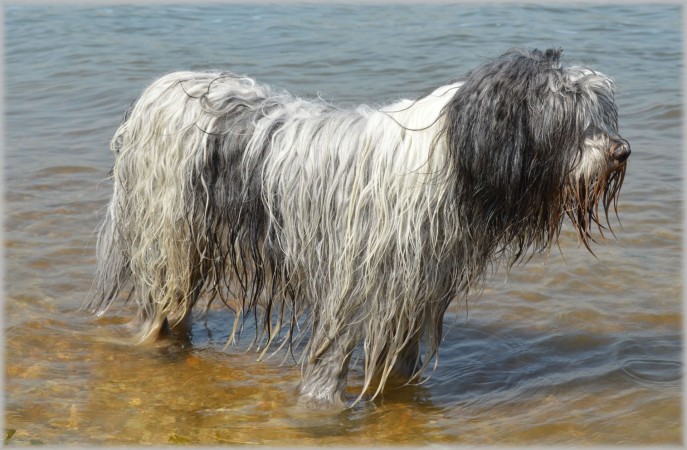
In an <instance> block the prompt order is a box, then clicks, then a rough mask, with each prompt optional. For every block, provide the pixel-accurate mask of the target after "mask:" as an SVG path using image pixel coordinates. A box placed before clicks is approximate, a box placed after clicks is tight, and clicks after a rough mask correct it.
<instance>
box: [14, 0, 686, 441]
mask: <svg viewBox="0 0 687 450" xmlns="http://www.w3.org/2000/svg"><path fill="white" fill-rule="evenodd" d="M4 12H5V32H6V34H5V83H6V84H5V116H6V118H5V154H4V157H5V159H4V161H5V182H4V187H5V202H4V207H5V235H4V237H5V240H4V243H5V253H4V264H5V285H4V286H5V290H4V301H5V302H4V305H5V309H4V312H5V313H4V327H5V328H4V344H5V360H4V366H5V398H4V401H5V425H4V426H5V438H6V442H8V443H10V444H16V445H27V444H41V443H42V444H76V443H80V444H157V445H164V444H170V443H177V444H179V443H189V444H245V443H255V444H270V445H291V446H299V445H320V444H332V445H357V444H360V445H381V444H390V445H391V444H422V443H473V444H492V443H499V444H533V443H538V444H541V443H546V444H665V443H672V444H677V443H680V442H681V439H682V400H681V398H682V388H681V384H682V367H683V366H682V339H681V337H682V314H681V313H682V307H681V295H682V279H681V270H680V268H681V239H680V237H681V232H682V169H681V164H682V156H681V150H682V130H681V123H682V94H681V89H680V80H681V73H682V49H681V42H682V35H681V31H680V30H681V27H682V18H681V14H682V12H681V8H680V7H679V6H642V5H632V6H621V5H616V6H605V7H601V6H591V5H590V6H585V7H580V8H564V7H541V6H529V7H521V6H516V5H501V6H499V5H491V6H482V7H480V6H462V5H456V6H448V5H428V6H408V5H406V6H399V5H396V6H388V7H387V6H345V5H341V6H325V5H312V6H290V5H282V6H276V7H275V6H269V7H268V6H250V7H248V6H235V5H215V6H212V7H196V6H174V7H159V6H150V7H145V8H143V7H125V6H111V7H84V8H76V7H67V6H49V5H47V4H45V5H41V6H32V7H28V6H11V5H10V6H6V7H5V11H4ZM513 46H520V47H539V48H545V47H550V46H556V47H558V46H560V47H563V48H564V55H565V56H566V57H567V58H569V59H572V60H579V61H582V62H584V63H587V64H590V65H593V66H594V67H596V68H598V69H599V70H601V71H602V72H604V73H607V74H610V75H612V76H613V77H614V78H615V80H616V83H617V85H618V103H619V108H620V126H621V132H622V133H623V135H624V136H625V137H626V138H627V139H628V140H629V141H630V142H631V144H632V149H633V153H632V157H631V159H630V165H629V169H628V173H627V177H626V182H625V186H624V190H623V193H622V198H621V202H620V211H619V214H620V217H621V219H622V227H621V226H619V225H618V226H616V227H614V228H615V231H616V235H617V237H618V241H615V240H613V239H609V240H608V241H606V242H602V243H600V244H599V245H597V246H596V247H595V253H596V258H595V257H593V256H592V255H590V254H589V253H588V252H586V251H585V250H584V249H583V248H578V244H577V241H576V237H575V235H574V234H573V233H572V232H571V230H570V227H569V225H565V227H564V231H563V233H562V236H561V242H560V248H561V252H559V250H558V249H557V248H556V249H554V251H553V252H552V253H551V255H549V257H547V258H544V257H536V258H534V259H533V260H532V261H531V262H530V263H529V264H528V265H525V266H518V267H515V268H514V269H513V270H512V271H511V273H510V274H508V275H506V274H505V273H504V272H498V273H497V274H496V276H495V277H494V279H493V280H491V281H490V282H489V283H488V285H487V288H486V290H485V291H484V293H483V295H482V296H481V297H480V298H470V299H468V301H467V303H466V302H458V303H457V304H456V305H455V307H454V308H453V309H452V313H451V314H450V315H448V316H447V318H446V333H445V338H444V342H443V346H442V348H441V352H440V355H439V364H438V366H437V369H436V370H435V371H433V372H430V373H428V375H430V376H429V377H428V379H427V380H426V381H425V382H424V383H423V384H422V385H421V386H414V387H406V388H402V389H394V390H388V391H387V392H385V393H384V396H383V397H382V398H380V399H378V400H377V401H375V402H362V403H359V404H357V405H356V406H355V407H353V408H352V409H350V410H348V411H345V412H343V413H337V414H321V413H313V412H307V411H302V410H299V409H298V408H296V407H295V404H296V400H297V398H296V388H297V385H298V381H299V376H300V375H299V368H298V366H296V365H295V364H294V363H293V362H292V361H291V360H290V359H288V358H287V359H286V360H284V358H283V357H282V356H280V355H278V356H275V357H274V358H271V359H268V360H266V361H257V355H256V354H255V353H254V352H252V351H247V352H245V350H246V347H247V346H248V344H249V342H250V337H249V336H247V337H246V338H245V339H244V340H242V341H241V345H239V346H238V347H229V348H228V349H226V350H224V349H223V348H224V344H225V342H226V339H227V336H228V333H229V328H230V321H231V320H232V319H231V317H230V315H229V313H228V311H225V310H223V309H213V310H212V311H210V313H209V315H208V316H207V318H205V319H203V318H201V319H200V320H198V321H196V323H195V325H194V329H193V345H192V346H190V347H188V346H187V347H183V346H179V345H159V346H154V347H147V348H139V347H130V346H124V345H119V344H116V343H113V342H112V340H113V339H114V338H116V337H118V336H121V335H122V333H125V332H126V331H127V330H126V321H127V319H128V317H130V315H131V312H130V311H128V310H126V309H121V310H116V308H115V310H113V311H112V312H111V314H110V315H108V316H105V317H103V318H100V319H96V318H94V317H92V316H90V315H89V314H87V313H85V312H82V311H79V307H80V306H81V304H82V302H83V300H84V296H85V293H86V291H87V289H88V287H89V285H90V282H91V277H92V273H93V268H94V263H95V261H94V230H95V229H96V227H97V224H98V222H99V220H100V218H101V217H102V213H103V208H104V205H105V204H106V202H107V200H108V197H109V194H110V189H111V184H110V182H109V181H107V174H108V170H109V169H110V168H111V166H112V162H113V160H112V156H111V154H110V153H109V151H108V149H107V146H108V140H109V138H110V136H111V135H112V133H113V132H114V130H115V128H116V126H117V124H118V123H119V121H120V119H121V117H122V114H123V113H124V111H125V109H126V108H127V107H128V106H129V105H130V103H131V102H132V101H133V100H134V99H135V98H136V96H137V95H138V93H139V92H140V91H141V90H142V89H143V87H144V86H145V85H146V84H148V83H149V82H150V81H152V80H153V79H154V78H155V77H157V76H159V75H160V74H163V73H165V72H169V71H172V70H179V69H203V68H221V69H227V70H232V71H234V72H238V73H245V74H248V75H250V76H253V77H255V78H257V79H259V80H261V81H264V82H267V83H270V84H273V85H275V86H277V87H280V88H286V89H288V90H290V91H292V92H295V93H297V94H299V95H307V96H316V95H320V96H321V97H323V98H325V99H328V100H331V101H334V102H339V103H340V102H344V103H356V102H362V101H365V102H370V103H372V104H375V105H378V104H382V103H384V102H387V101H390V100H395V99H397V98H400V97H415V96H417V95H419V94H421V93H423V92H425V91H427V90H428V89H430V88H432V87H436V86H438V85H441V84H442V83H444V82H445V81H447V80H450V79H452V78H455V77H456V76H459V75H462V74H464V73H465V72H466V71H467V70H468V69H470V68H471V67H474V66H476V65H477V64H480V63H481V62H482V61H484V59H485V58H488V57H492V56H496V55H498V54H499V53H501V52H503V51H504V50H506V49H508V48H510V47H513ZM561 253H562V255H561ZM349 385H350V389H351V393H352V394H353V393H356V391H357V389H358V388H359V387H360V385H361V372H360V369H359V368H354V370H353V373H352V375H351V380H350V383H349Z"/></svg>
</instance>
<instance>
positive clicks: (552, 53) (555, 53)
mask: <svg viewBox="0 0 687 450" xmlns="http://www.w3.org/2000/svg"><path fill="white" fill-rule="evenodd" d="M562 53H563V49H562V48H561V47H558V48H549V49H547V50H546V53H544V58H546V59H548V60H550V61H551V62H558V61H560V59H561V54H562Z"/></svg>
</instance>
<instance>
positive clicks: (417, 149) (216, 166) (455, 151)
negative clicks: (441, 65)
mask: <svg viewBox="0 0 687 450" xmlns="http://www.w3.org/2000/svg"><path fill="white" fill-rule="evenodd" d="M560 56H561V50H556V49H550V50H546V51H545V52H542V51H539V50H532V51H525V50H511V51H508V52H507V53H505V54H503V55H502V56H500V57H498V58H496V59H491V60H488V61H486V62H485V63H484V64H482V65H481V66H479V67H477V68H476V69H474V70H472V71H470V72H468V73H467V75H466V76H465V77H463V78H460V79H457V80H455V81H453V82H451V83H450V84H448V85H445V86H441V87H439V88H437V89H435V90H434V91H432V92H431V93H429V94H427V95H425V96H423V97H420V98H418V99H417V100H414V101H410V100H402V101H399V102H397V103H394V104H391V105H388V106H385V107H382V108H379V109H376V108H371V107H369V106H364V105H362V106H359V107H357V108H355V109H351V108H339V107H337V106H334V105H331V104H329V103H326V102H324V101H321V100H315V101H311V100H304V99H301V98H297V97H293V96H292V95H290V94H288V93H287V92H284V91H277V90H274V89H272V88H271V87H269V86H266V85H263V84H258V83H256V82H255V81H253V80H252V79H250V78H246V77H242V76H237V75H234V74H231V73H210V72H178V73H172V74H169V75H166V76H164V77H162V78H160V79H159V80H157V81H155V82H154V83H153V84H152V85H151V86H150V87H148V88H147V89H146V90H145V92H143V94H142V96H141V97H140V98H139V99H138V101H137V102H136V103H135V105H134V106H133V107H132V109H131V110H130V111H129V112H128V114H127V117H126V118H125V120H124V122H123V123H122V125H121V126H120V128H119V129H118V130H117V132H116V134H115V136H114V138H113V140H112V144H111V148H112V151H113V152H114V154H115V157H116V161H115V165H114V168H113V171H112V177H113V180H114V193H113V196H112V200H111V202H110V204H109V207H108V209H107V214H106V217H105V220H104V222H103V224H102V226H101V228H100V231H99V236H98V244H97V257H98V266H97V270H96V277H95V282H94V285H93V289H92V292H91V295H90V298H89V301H88V303H87V305H88V307H89V308H90V309H92V310H94V311H98V312H101V313H102V312H103V311H104V310H106V309H107V308H108V306H109V305H111V304H112V302H113V301H114V300H115V299H116V298H117V297H121V296H122V294H123V295H125V294H128V298H129V299H132V300H134V301H135V304H136V305H137V307H138V311H139V317H138V319H139V320H140V334H139V335H138V341H139V342H150V341H152V340H155V339H156V338H158V337H159V336H160V335H161V334H165V333H172V334H174V333H179V331H178V330H182V329H183V327H184V325H187V319H188V318H189V316H190V314H191V311H192V309H193V307H194V305H196V303H198V301H199V300H200V299H202V300H203V302H205V304H206V307H207V306H208V305H209V304H210V302H212V300H213V299H217V298H219V299H221V300H222V301H223V302H224V303H225V304H227V306H229V307H230V308H232V309H233V311H234V313H235V317H236V320H235V323H234V329H233V331H232V334H231V336H232V338H233V337H234V336H235V335H236V333H237V331H240V330H241V328H242V325H243V323H244V321H245V320H246V318H249V317H250V318H252V319H253V320H254V321H255V323H256V328H257V331H256V338H255V339H256V341H255V342H256V343H257V346H258V349H259V350H260V351H262V352H263V353H264V352H265V351H266V350H267V349H268V347H272V348H273V347H277V348H281V347H283V346H286V348H294V347H296V346H297V345H296V344H297V343H298V342H299V341H298V340H296V338H297V337H300V338H304V342H307V343H306V344H305V345H304V347H303V348H302V349H300V352H299V353H300V355H301V358H302V360H301V361H302V383H301V385H300V388H299V389H300V399H301V402H302V403H303V404H306V405H315V406H325V407H327V406H342V405H345V399H344V390H345V387H346V378H347V373H348V367H349V362H350V360H351V355H352V353H353V352H354V350H355V349H356V348H357V349H359V350H360V354H361V363H362V365H363V369H364V374H365V376H364V386H363V389H362V392H361V394H360V397H358V399H360V398H362V395H363V394H364V393H365V392H368V393H369V395H370V396H371V397H372V398H374V397H375V396H376V395H378V394H379V393H380V392H381V391H382V389H383V387H384V385H385V382H386V381H387V380H388V379H389V377H390V376H392V375H393V376H394V377H400V378H401V379H404V380H408V381H409V380H415V379H417V378H418V377H419V375H420V373H421V372H422V370H423V369H425V368H426V366H427V365H428V363H429V362H430V360H432V359H433V357H434V356H435V355H436V353H437V347H438V346H439V342H440V340H441V335H442V319H443V316H444V312H445V311H446V308H447V307H448V305H449V303H450V302H451V301H452V300H453V299H456V298H461V297H462V298H464V296H465V295H466V294H467V293H468V292H469V291H470V290H471V289H475V288H476V287H479V286H480V285H481V283H482V282H483V281H484V278H485V275H486V274H488V273H489V272H490V270H489V269H493V268H495V267H496V266H497V265H498V264H503V265H504V266H505V267H511V266H512V265H513V264H515V263H516V262H519V261H524V260H526V259H527V258H528V257H529V256H531V255H532V254H536V253H540V252H545V251H547V250H548V249H550V247H551V246H552V244H553V243H555V242H556V241H557V238H558V236H559V232H560V229H561V224H562V221H563V219H564V217H565V216H567V217H569V218H570V220H571V221H572V224H573V226H574V228H575V229H576V230H577V232H578V235H579V239H580V241H581V242H582V244H584V245H585V246H586V247H587V248H589V245H590V242H592V241H593V238H592V235H591V232H592V228H593V227H598V228H599V231H601V235H602V236H603V232H602V228H605V226H604V225H602V224H601V221H602V220H604V223H606V224H608V211H609V209H615V208H616V204H617V198H618V195H619V190H620V187H621V185H622V181H623V177H624V174H625V167H626V160H627V158H628V156H629V155H630V147H629V144H628V143H627V141H625V140H624V139H623V138H621V137H620V135H619V134H618V123H617V122H618V121H617V109H616V104H615V100H614V83H613V81H612V80H611V79H609V78H608V77H607V76H605V75H603V74H601V73H599V72H595V71H593V70H591V69H589V68H586V67H582V66H579V65H573V64H566V63H563V62H561V60H560ZM600 207H601V211H602V213H605V214H600V212H599V209H600ZM604 215H605V219H604V217H603V216H604ZM528 255H529V256H528Z"/></svg>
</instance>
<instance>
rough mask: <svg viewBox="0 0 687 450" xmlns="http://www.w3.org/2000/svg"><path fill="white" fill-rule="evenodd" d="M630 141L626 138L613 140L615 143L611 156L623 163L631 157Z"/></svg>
mask: <svg viewBox="0 0 687 450" xmlns="http://www.w3.org/2000/svg"><path fill="white" fill-rule="evenodd" d="M630 153H632V152H631V151H630V143H629V142H627V141H626V140H625V139H618V140H613V145H612V146H611V157H612V158H613V159H614V160H616V161H618V162H619V163H623V162H625V161H626V160H627V158H629V157H630Z"/></svg>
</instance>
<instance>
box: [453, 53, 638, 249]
mask: <svg viewBox="0 0 687 450" xmlns="http://www.w3.org/2000/svg"><path fill="white" fill-rule="evenodd" d="M561 53H562V50H560V49H549V50H546V51H540V50H531V51H528V50H519V49H515V50H510V51H508V52H506V53H504V54H503V55H501V56H500V57H498V58H496V59H493V60H489V61H487V62H485V63H484V64H482V65H481V66H479V67H477V68H476V69H474V70H472V71H470V72H469V73H468V74H467V75H466V77H465V78H464V83H463V84H462V86H461V88H460V90H459V91H458V92H457V93H456V94H455V96H454V97H453V99H452V100H451V102H450V103H449V104H448V105H447V106H446V109H445V112H446V115H447V120H446V136H447V144H448V151H449V156H450V158H451V159H452V160H453V163H454V164H455V166H454V167H455V170H456V175H457V178H458V179H459V181H458V182H457V189H458V191H459V192H458V195H460V197H461V198H462V201H463V202H466V203H467V205H468V208H467V209H468V210H469V211H470V212H469V214H471V215H472V216H473V218H474V221H475V223H476V226H479V227H480V229H491V230H492V231H491V233H492V234H493V235H494V236H493V237H494V238H495V239H496V240H497V241H499V242H500V244H499V245H501V246H503V247H504V248H506V247H508V248H509V249H510V250H509V252H510V253H511V257H512V259H513V260H517V259H519V258H520V257H521V256H522V255H523V253H524V250H525V249H526V248H527V247H532V248H533V249H534V250H535V251H541V250H544V249H546V248H548V247H549V246H550V245H551V243H552V242H553V241H555V239H556V238H557V236H558V234H559V231H560V226H561V223H562V218H563V217H564V216H565V215H567V216H568V217H570V219H571V220H572V222H573V225H574V226H575V228H576V230H577V231H578V234H579V236H580V239H581V241H582V243H583V244H584V245H585V246H586V247H587V248H589V243H590V241H592V240H593V238H592V235H591V231H592V227H593V225H594V224H596V226H597V227H598V228H599V230H600V232H601V234H602V236H603V230H602V229H603V228H605V226H604V225H602V219H601V217H605V223H606V224H608V211H609V209H615V208H616V205H617V199H618V195H619V192H620V187H621V185H622V182H623V178H624V175H625V168H626V166H627V159H628V157H629V156H630V145H629V143H628V142H627V141H626V140H625V139H623V138H622V137H621V136H620V134H619V133H618V113H617V106H616V103H615V85H614V82H613V81H612V80H611V79H610V78H609V77H607V76H605V75H603V74H602V73H599V72H596V71H594V70H592V69H589V68H587V67H583V66H580V65H572V64H564V63H562V62H561ZM600 207H602V208H601V209H602V211H603V214H601V215H600V213H599V210H600ZM608 226H609V228H610V225H608Z"/></svg>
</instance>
